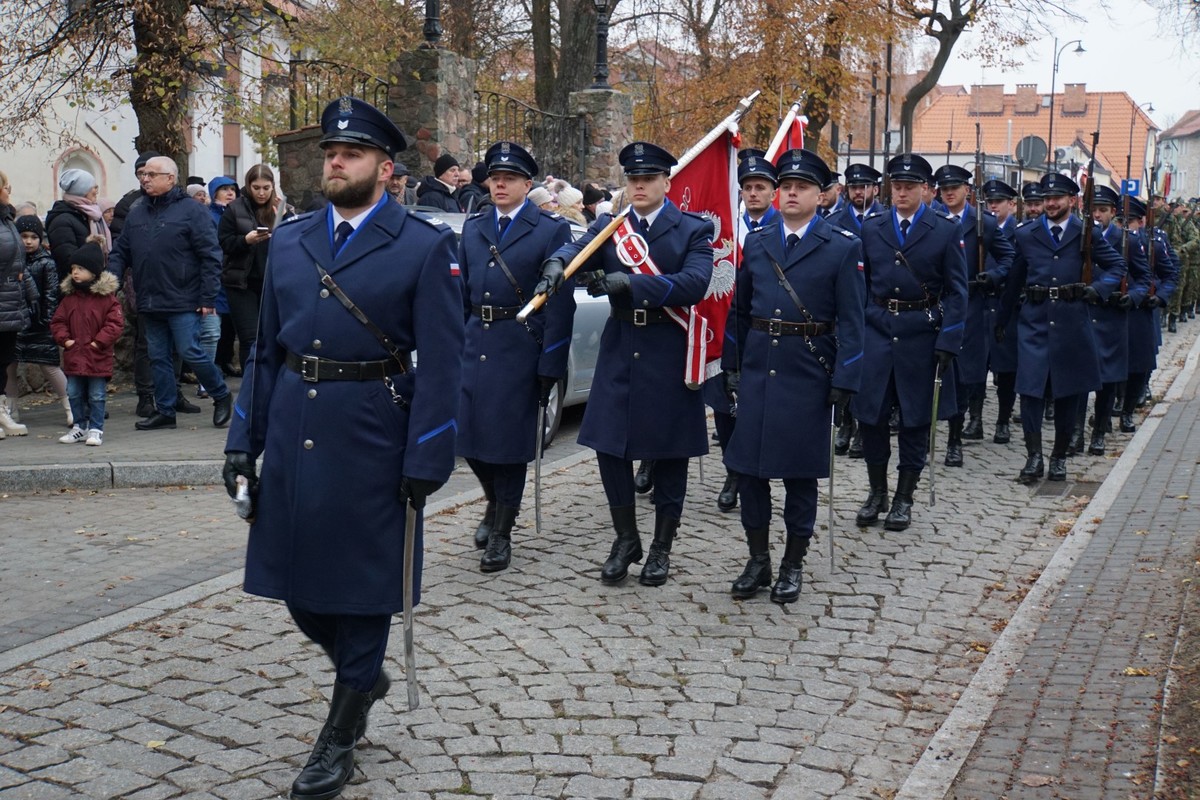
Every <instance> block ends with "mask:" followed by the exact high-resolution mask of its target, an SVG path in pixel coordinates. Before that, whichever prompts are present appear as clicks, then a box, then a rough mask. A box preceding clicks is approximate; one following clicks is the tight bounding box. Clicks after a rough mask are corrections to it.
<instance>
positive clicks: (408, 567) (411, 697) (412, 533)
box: [403, 498, 421, 711]
mask: <svg viewBox="0 0 1200 800" xmlns="http://www.w3.org/2000/svg"><path fill="white" fill-rule="evenodd" d="M416 538H417V507H416V506H414V505H413V502H412V498H409V499H408V500H407V501H405V503H404V586H403V591H404V680H405V682H406V683H407V684H408V710H409V711H415V710H416V709H417V706H419V705H420V704H421V697H420V694H418V692H417V654H416V653H415V652H414V650H413V605H414V604H415V603H416V599H417V598H416V586H414V585H413V561H414V558H415V556H414V552H413V551H414V550H415V548H416Z"/></svg>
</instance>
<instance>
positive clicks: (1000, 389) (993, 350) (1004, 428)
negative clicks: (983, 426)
mask: <svg viewBox="0 0 1200 800" xmlns="http://www.w3.org/2000/svg"><path fill="white" fill-rule="evenodd" d="M1030 185H1031V186H1032V185H1035V184H1030ZM1039 191H1040V190H1039ZM983 197H984V200H986V201H987V205H988V210H989V211H991V212H992V213H993V214H995V215H996V225H997V227H998V228H999V230H1000V233H1002V234H1004V236H1006V237H1007V238H1008V240H1009V243H1010V244H1011V243H1012V241H1013V237H1015V236H1016V231H1017V225H1018V224H1019V223H1020V220H1019V219H1017V213H1016V211H1017V203H1016V198H1017V191H1016V189H1014V188H1013V187H1011V186H1009V185H1008V184H1007V183H1005V182H1004V181H1001V180H997V179H995V178H993V179H992V180H989V181H987V182H986V183H984V184H983ZM1013 255H1014V257H1015V255H1016V250H1015V248H1014V251H1013ZM1003 288H1004V287H1003V285H1001V286H998V287H996V291H995V292H994V293H993V295H992V297H991V314H992V318H993V319H995V317H996V314H997V313H998V309H999V306H1000V292H1001V291H1003ZM1005 334H1006V335H1005V337H1004V339H1003V341H999V342H996V341H992V342H991V343H990V344H989V345H988V366H989V367H990V369H991V371H992V380H993V381H994V382H995V384H996V406H997V408H996V429H995V432H994V433H993V434H992V441H993V442H995V443H996V444H1008V443H1009V442H1010V441H1012V431H1011V427H1010V425H1011V421H1012V412H1013V408H1014V407H1015V406H1016V403H1017V388H1016V387H1017V318H1016V315H1015V314H1014V315H1012V316H1011V317H1010V318H1009V322H1008V327H1007V329H1006V331H1005ZM988 338H989V339H991V338H992V337H991V336H990V334H989V337H988Z"/></svg>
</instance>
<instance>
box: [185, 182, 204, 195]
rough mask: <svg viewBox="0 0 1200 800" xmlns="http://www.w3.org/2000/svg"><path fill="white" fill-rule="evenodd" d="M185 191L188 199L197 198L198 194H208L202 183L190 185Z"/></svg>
mask: <svg viewBox="0 0 1200 800" xmlns="http://www.w3.org/2000/svg"><path fill="white" fill-rule="evenodd" d="M183 190H184V191H185V192H187V196H188V197H195V196H196V195H198V194H205V193H206V192H207V190H206V189H205V188H204V184H202V183H189V184H188V185H187V186H186V187H184V189H183Z"/></svg>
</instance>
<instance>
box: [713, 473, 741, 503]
mask: <svg viewBox="0 0 1200 800" xmlns="http://www.w3.org/2000/svg"><path fill="white" fill-rule="evenodd" d="M737 504H738V475H737V473H736V472H734V471H733V470H731V469H727V470H725V485H724V486H722V487H721V493H720V494H718V495H717V508H718V509H719V510H721V511H733V510H734V509H735V508H737Z"/></svg>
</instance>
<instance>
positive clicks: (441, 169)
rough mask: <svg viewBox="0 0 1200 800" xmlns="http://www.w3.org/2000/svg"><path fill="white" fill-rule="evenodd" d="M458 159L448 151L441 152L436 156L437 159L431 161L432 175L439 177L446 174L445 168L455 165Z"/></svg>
mask: <svg viewBox="0 0 1200 800" xmlns="http://www.w3.org/2000/svg"><path fill="white" fill-rule="evenodd" d="M457 166H458V161H456V160H455V158H454V156H452V155H450V154H449V153H442V154H441V155H440V156H438V160H437V161H435V162H433V177H435V178H440V177H442V176H443V175H445V174H446V170H448V169H450V168H451V167H457Z"/></svg>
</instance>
